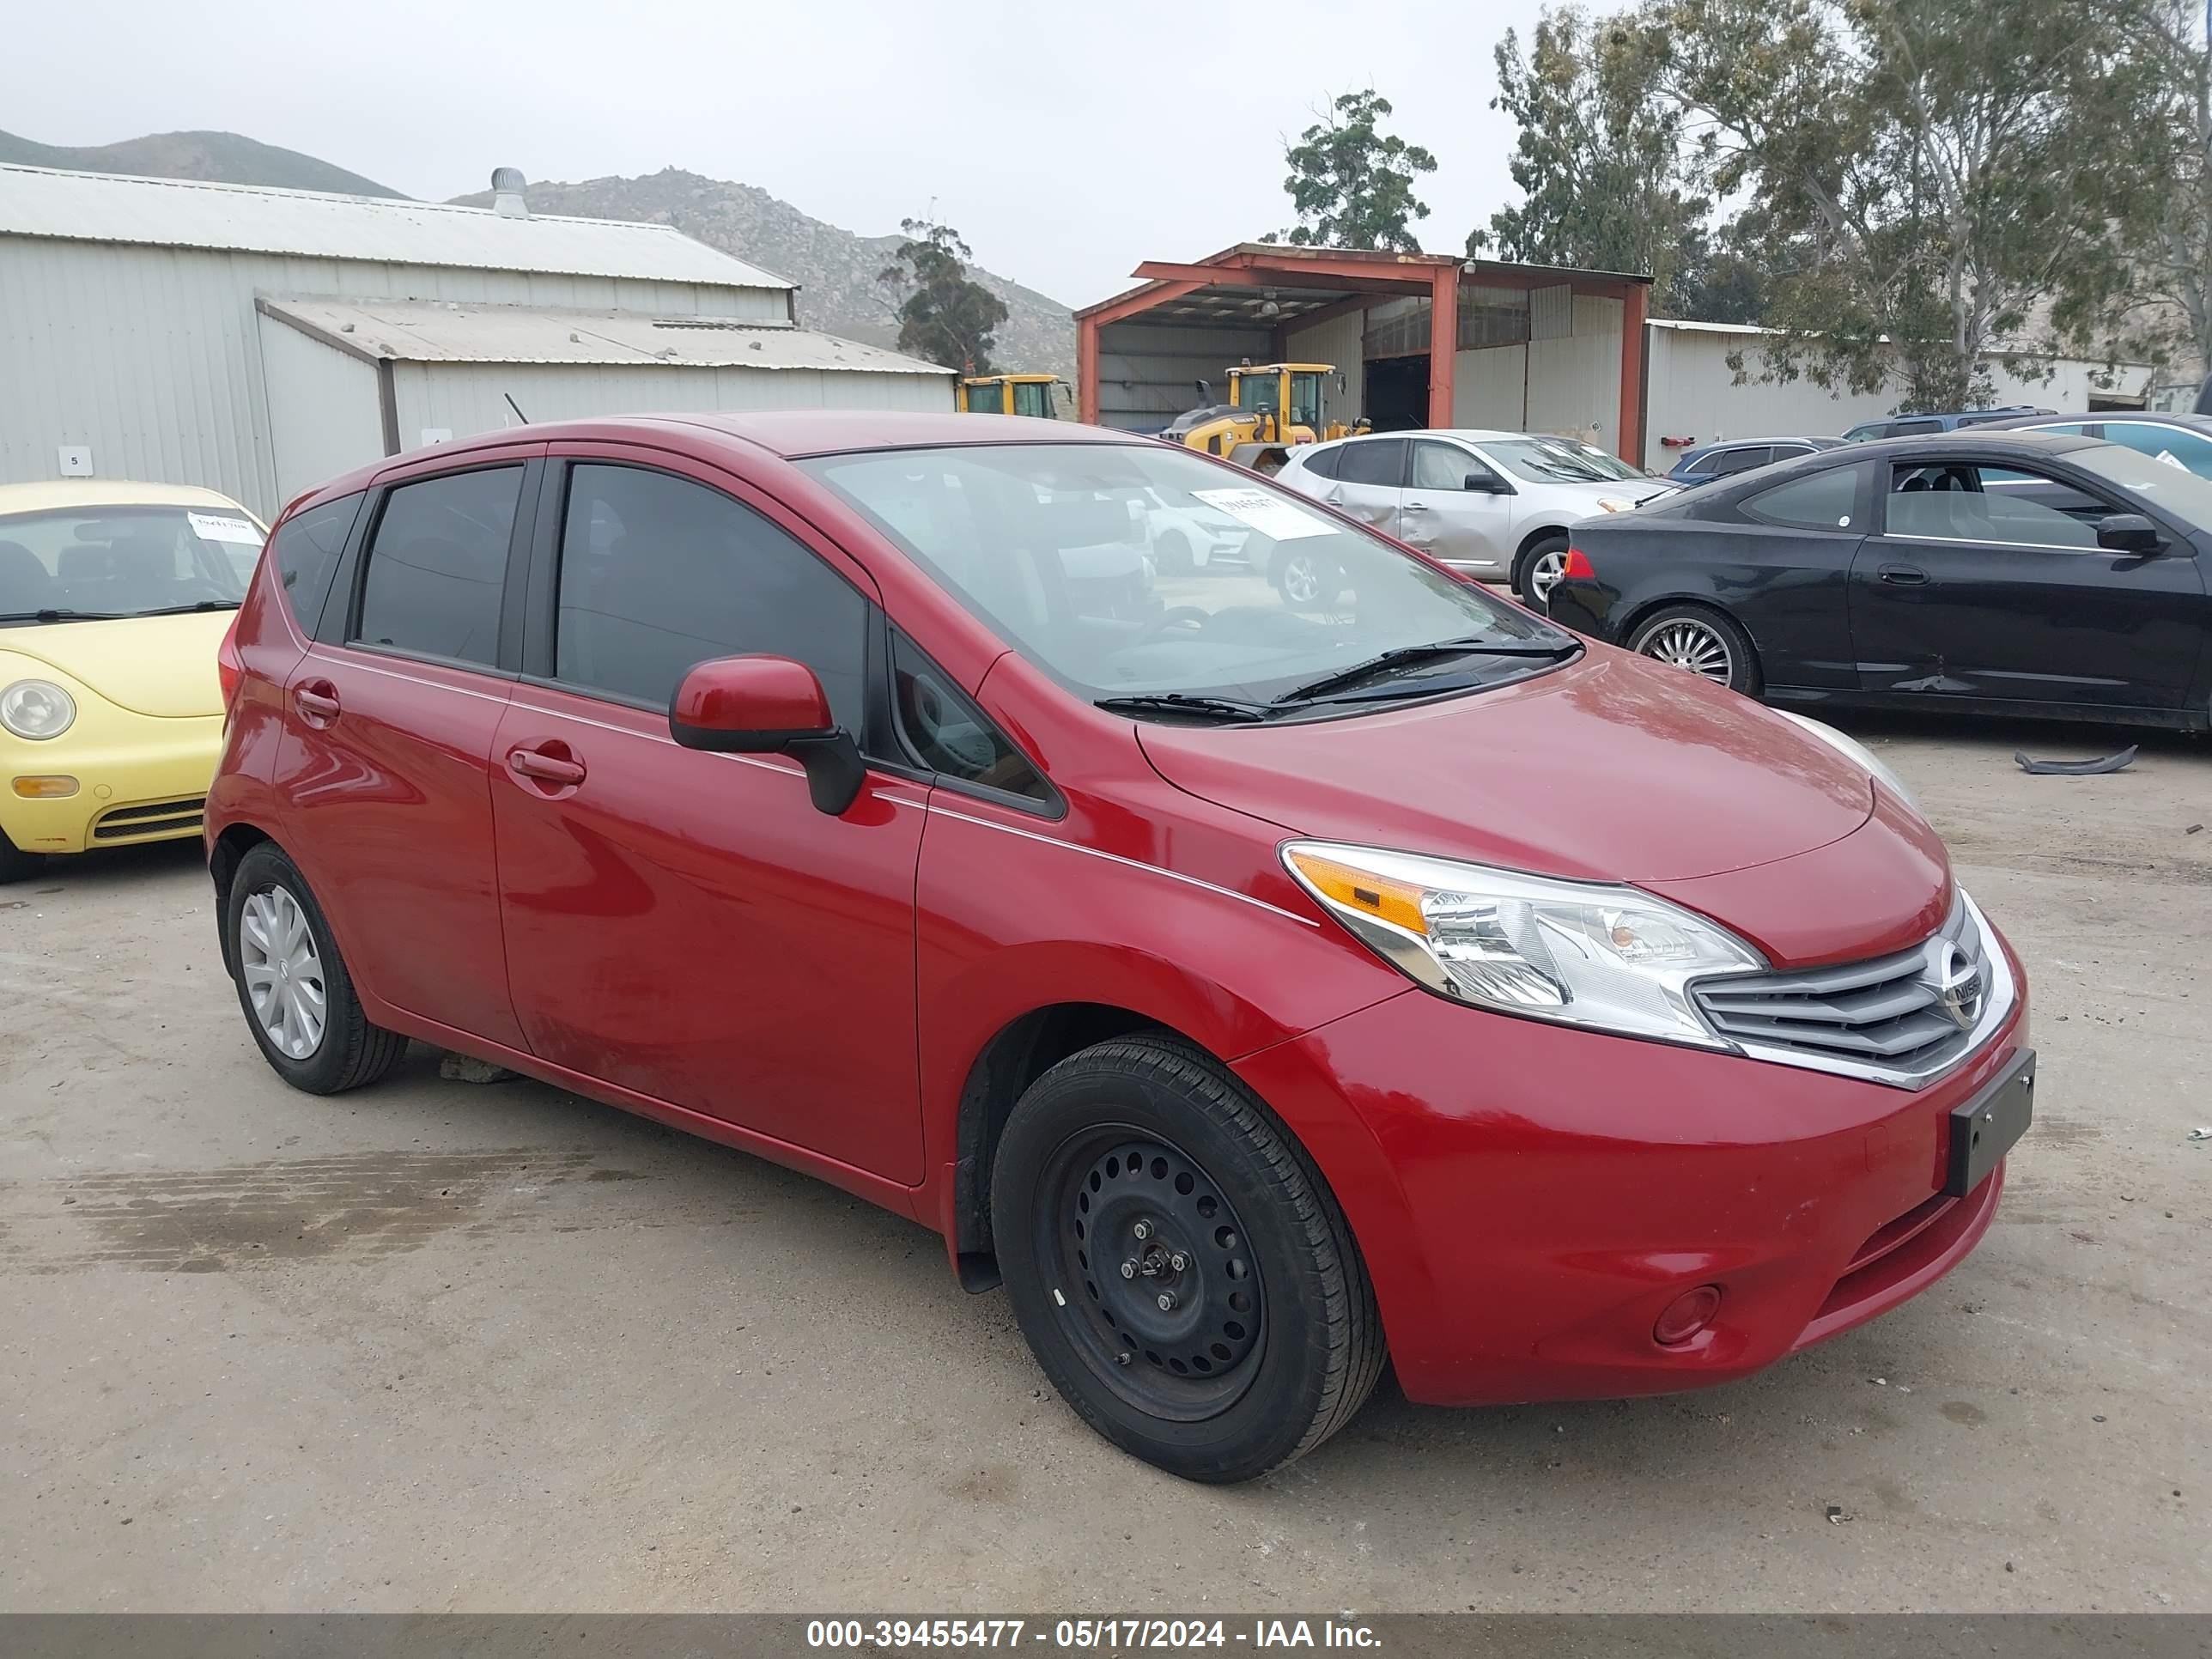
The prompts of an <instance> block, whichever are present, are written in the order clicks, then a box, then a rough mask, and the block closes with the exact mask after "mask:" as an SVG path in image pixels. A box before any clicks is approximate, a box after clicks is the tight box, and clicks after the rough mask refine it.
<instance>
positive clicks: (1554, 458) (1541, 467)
mask: <svg viewBox="0 0 2212 1659" xmlns="http://www.w3.org/2000/svg"><path fill="white" fill-rule="evenodd" d="M1482 453H1484V454H1486V455H1488V456H1490V457H1491V458H1492V459H1494V460H1496V461H1497V462H1498V465H1501V466H1503V467H1504V469H1505V470H1506V471H1508V472H1510V473H1511V474H1512V475H1513V476H1514V477H1516V478H1526V479H1528V481H1529V482H1530V483H1610V482H1612V481H1613V480H1614V479H1617V478H1640V477H1643V476H1644V475H1643V474H1642V473H1640V472H1638V471H1636V469H1635V468H1633V467H1632V466H1630V465H1628V464H1627V463H1626V462H1625V461H1620V460H1616V459H1614V458H1613V457H1612V456H1610V455H1608V454H1607V453H1605V452H1604V451H1603V450H1601V449H1599V448H1598V447H1596V446H1595V445H1594V444H1586V443H1580V442H1577V441H1576V440H1574V439H1572V438H1508V439H1505V440H1503V441H1488V442H1486V443H1485V444H1484V445H1483V446H1482Z"/></svg>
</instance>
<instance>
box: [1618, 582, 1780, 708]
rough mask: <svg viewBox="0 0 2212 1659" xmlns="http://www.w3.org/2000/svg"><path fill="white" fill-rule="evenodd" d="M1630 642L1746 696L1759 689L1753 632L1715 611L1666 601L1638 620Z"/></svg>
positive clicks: (1640, 652) (1631, 646) (1641, 652)
mask: <svg viewBox="0 0 2212 1659" xmlns="http://www.w3.org/2000/svg"><path fill="white" fill-rule="evenodd" d="M1628 648H1629V649H1630V650H1631V651H1633V652H1635V653H1638V655H1639V656H1645V657H1650V659H1653V660H1654V661H1655V662H1663V663H1671V664H1673V665H1674V666H1675V667H1677V668H1684V669H1687V670H1688V671H1690V672H1691V673H1692V674H1695V675H1697V676H1699V678H1703V679H1708V680H1711V681H1712V683H1713V684H1716V685H1725V686H1726V687H1728V689H1729V690H1731V691H1741V692H1742V693H1743V694H1744V696H1747V697H1755V696H1758V695H1759V656H1758V653H1756V652H1755V651H1754V650H1753V647H1752V643H1751V636H1750V635H1748V634H1746V633H1745V632H1744V631H1743V629H1741V627H1739V626H1738V625H1737V624H1736V623H1735V620H1734V619H1733V618H1731V617H1724V616H1723V615H1722V614H1721V613H1720V612H1719V611H1708V610H1707V609H1705V606H1703V605H1668V606H1667V607H1665V608H1664V609H1663V610H1661V611H1655V612H1653V613H1652V614H1651V615H1650V616H1649V617H1645V618H1644V621H1643V622H1641V623H1638V624H1637V628H1636V631H1635V633H1634V634H1633V635H1631V636H1630V639H1629V641H1628Z"/></svg>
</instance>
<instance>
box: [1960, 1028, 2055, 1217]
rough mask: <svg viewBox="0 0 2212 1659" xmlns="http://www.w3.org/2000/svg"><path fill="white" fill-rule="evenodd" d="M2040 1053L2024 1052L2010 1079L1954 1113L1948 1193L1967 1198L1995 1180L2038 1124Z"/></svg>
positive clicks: (2007, 1075) (2010, 1068)
mask: <svg viewBox="0 0 2212 1659" xmlns="http://www.w3.org/2000/svg"><path fill="white" fill-rule="evenodd" d="M2035 1071H2036V1066H2035V1050H2034V1049H2033V1048H2023V1049H2021V1051H2020V1053H2019V1054H2016V1055H2015V1056H2014V1057H2013V1062H2012V1064H2011V1065H2009V1066H2007V1067H2006V1068H2005V1071H2004V1075H2003V1076H2002V1077H2000V1078H1998V1079H1996V1081H1995V1082H1993V1083H1991V1084H1990V1085H1988V1086H1987V1087H1986V1088H1984V1089H1983V1090H1982V1091H1980V1092H1979V1093H1978V1094H1977V1095H1976V1096H1975V1097H1973V1098H1972V1100H1970V1101H1968V1102H1966V1104H1965V1105H1963V1106H1954V1107H1953V1108H1952V1109H1951V1140H1950V1153H1949V1157H1950V1164H1949V1173H1948V1178H1947V1179H1946V1180H1945V1181H1944V1182H1943V1191H1944V1192H1945V1194H1948V1196H1950V1197H1952V1198H1964V1197H1965V1196H1966V1194H1968V1193H1971V1192H1972V1191H1973V1190H1974V1188H1977V1187H1978V1186H1980V1185H1981V1184H1982V1182H1984V1181H1986V1180H1987V1179H1988V1178H1989V1174H1990V1170H1994V1169H1996V1167H1997V1164H1998V1163H1999V1162H2000V1161H2001V1160H2002V1158H2003V1157H2004V1155H2005V1154H2006V1153H2007V1152H2010V1151H2011V1150H2012V1149H2013V1147H2014V1146H2015V1145H2016V1144H2017V1143H2018V1142H2019V1140H2020V1138H2021V1136H2022V1135H2024V1134H2026V1133H2027V1126H2028V1125H2029V1124H2030V1123H2031V1122H2033V1121H2034V1118H2035Z"/></svg>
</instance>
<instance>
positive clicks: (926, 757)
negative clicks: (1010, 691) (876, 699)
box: [891, 634, 1059, 808]
mask: <svg viewBox="0 0 2212 1659" xmlns="http://www.w3.org/2000/svg"><path fill="white" fill-rule="evenodd" d="M891 682H892V688H893V690H894V692H895V694H896V698H895V700H896V704H897V710H898V727H899V733H900V735H901V736H902V737H903V738H905V739H906V744H907V747H908V749H910V750H913V751H914V755H915V759H917V760H919V761H920V762H921V763H922V764H923V765H924V766H926V767H927V768H928V769H930V770H931V771H933V772H934V773H936V774H937V775H938V776H939V779H940V780H950V781H953V782H956V783H965V784H971V785H973V786H974V787H976V788H978V789H987V790H990V791H992V792H993V793H996V794H1005V795H1016V796H1018V797H1020V798H1021V799H1022V801H1023V803H1024V805H1031V806H1039V807H1045V808H1050V807H1052V806H1053V805H1054V804H1055V803H1056V802H1057V801H1058V799H1059V798H1058V796H1056V795H1055V794H1054V793H1053V788H1052V786H1051V785H1050V784H1048V783H1047V782H1046V781H1044V777H1043V775H1042V774H1041V773H1039V772H1038V770H1037V769H1036V768H1035V767H1034V766H1032V765H1030V763H1029V758H1028V757H1027V756H1025V755H1024V754H1023V753H1022V751H1021V750H1018V749H1017V748H1015V747H1014V745H1013V743H1012V740H1011V739H1010V738H1007V737H1006V734H1005V733H1004V732H1000V730H999V728H998V727H997V726H994V725H992V724H991V721H990V720H989V718H988V717H987V715H985V714H983V713H982V712H981V710H980V709H978V708H976V707H975V705H974V704H973V703H971V702H969V701H968V699H967V698H966V697H964V696H962V695H961V694H960V692H959V691H958V690H957V689H955V687H954V685H953V684H952V679H951V676H950V675H948V674H946V673H945V671H944V670H943V669H941V668H939V666H938V665H936V664H935V663H933V662H932V661H930V659H928V658H927V657H926V656H924V655H923V654H922V653H921V647H918V646H917V645H915V642H914V641H912V640H909V639H908V638H907V637H906V635H903V634H894V635H892V639H891Z"/></svg>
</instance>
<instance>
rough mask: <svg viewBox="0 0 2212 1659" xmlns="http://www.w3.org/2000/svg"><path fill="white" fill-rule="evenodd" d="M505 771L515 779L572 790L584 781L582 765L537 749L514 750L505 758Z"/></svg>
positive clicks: (579, 762)
mask: <svg viewBox="0 0 2212 1659" xmlns="http://www.w3.org/2000/svg"><path fill="white" fill-rule="evenodd" d="M507 769H508V770H509V771H511V772H513V774H514V775H516V776H517V777H522V778H534V779H536V780H537V781H538V782H540V783H550V784H554V785H556V786H558V787H563V788H574V787H575V786H576V785H578V784H580V783H581V782H582V781H584V763H583V762H581V761H576V760H568V759H566V758H564V757H562V756H559V755H549V754H546V753H545V752H544V750H538V749H516V750H511V751H510V752H509V753H508V755H507Z"/></svg>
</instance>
